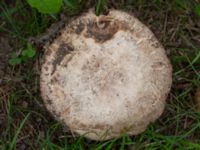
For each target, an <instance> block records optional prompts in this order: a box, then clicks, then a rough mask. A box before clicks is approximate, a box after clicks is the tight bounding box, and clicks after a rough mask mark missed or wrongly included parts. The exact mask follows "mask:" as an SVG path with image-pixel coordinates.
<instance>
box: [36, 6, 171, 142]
mask: <svg viewBox="0 0 200 150" xmlns="http://www.w3.org/2000/svg"><path fill="white" fill-rule="evenodd" d="M60 33H61V35H59V37H57V38H56V39H55V40H54V41H53V42H52V43H51V44H49V45H46V46H45V54H44V63H43V64H42V69H41V81H40V86H41V95H42V98H43V100H44V103H45V105H46V107H47V109H48V110H49V111H50V113H51V114H52V115H53V116H54V117H55V118H56V119H57V120H59V121H62V122H63V123H64V124H65V125H67V127H68V128H69V129H70V130H71V131H72V132H75V133H77V134H79V135H83V136H85V137H86V138H89V139H93V140H107V139H112V138H118V137H120V136H121V135H122V134H124V133H127V134H129V135H137V134H139V133H141V132H143V131H144V130H145V129H146V128H147V126H148V124H149V123H151V122H154V121H155V120H156V119H157V118H158V117H159V116H160V115H161V114H162V112H163V110H164V107H165V100H166V97H167V95H168V93H169V91H170V87H171V83H172V68H171V64H170V62H169V60H168V58H167V56H166V54H165V50H164V48H163V46H162V45H161V44H160V43H159V42H158V40H157V39H156V38H155V36H154V34H153V33H152V32H151V31H150V30H149V29H148V28H147V27H146V26H145V25H144V24H142V23H141V22H140V21H139V20H138V19H136V18H135V17H134V16H132V15H130V14H128V13H126V12H123V11H118V10H110V12H109V13H108V14H107V15H105V16H104V15H101V16H96V15H95V14H94V13H93V12H92V11H89V12H87V13H84V14H83V15H81V16H80V17H78V18H76V19H74V20H72V21H71V22H70V23H69V24H67V25H66V27H64V29H63V30H62V31H61V32H60Z"/></svg>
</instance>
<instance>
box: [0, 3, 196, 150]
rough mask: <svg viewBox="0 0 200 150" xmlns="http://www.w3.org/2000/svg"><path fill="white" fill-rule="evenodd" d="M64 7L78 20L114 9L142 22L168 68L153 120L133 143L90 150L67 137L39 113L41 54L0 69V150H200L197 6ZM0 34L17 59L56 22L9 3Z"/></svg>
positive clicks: (126, 140) (95, 145) (0, 18)
mask: <svg viewBox="0 0 200 150" xmlns="http://www.w3.org/2000/svg"><path fill="white" fill-rule="evenodd" d="M72 2H73V1H68V0H65V5H64V7H63V11H62V12H63V13H64V14H65V15H67V16H68V17H71V16H73V15H78V14H80V13H81V12H82V11H86V10H87V9H88V8H90V7H96V11H97V12H98V13H101V12H102V11H104V8H116V9H122V10H124V11H127V12H131V13H133V14H134V15H135V16H137V17H138V18H139V19H140V20H141V21H142V22H144V23H145V24H146V25H147V26H148V27H149V28H150V29H151V30H152V31H153V32H154V33H155V35H156V36H157V38H158V39H159V40H160V41H161V43H162V44H163V45H164V47H165V49H166V51H167V53H168V55H169V58H170V59H171V62H172V65H173V69H174V70H173V86H172V90H171V93H170V94H169V96H168V99H167V106H166V109H165V111H164V113H163V115H162V117H161V118H160V119H158V121H156V122H155V123H153V124H151V125H150V126H149V127H148V129H147V130H146V131H145V132H144V133H142V134H140V135H137V136H132V137H129V136H127V135H123V136H122V137H121V138H119V139H114V140H110V141H105V142H95V141H90V140H87V139H85V138H83V137H74V136H73V134H72V133H70V132H69V131H68V132H65V130H64V127H63V126H62V125H61V124H59V123H58V122H57V121H55V120H54V119H53V118H52V117H51V116H50V115H49V114H48V112H47V111H46V109H45V107H44V105H43V103H42V100H41V97H40V94H39V68H40V65H39V64H40V62H39V59H40V57H41V55H42V51H41V49H40V48H38V51H37V55H36V57H34V58H33V59H31V60H29V61H28V62H26V63H22V64H20V65H16V66H10V65H9V66H6V67H5V75H4V76H2V77H1V78H2V84H0V149H2V150H7V149H33V150H35V149H41V150H55V149H56V150H57V149H58V150H82V149H83V150H84V149H89V150H94V149H96V150H104V149H105V150H115V149H117V150H118V149H119V150H129V149H130V150H131V149H142V150H143V149H145V150H146V149H147V150H151V149H152V150H154V149H164V150H165V149H166V150H169V149H180V150H182V149H189V150H193V149H197V150H198V149H200V113H199V112H197V111H196V109H195V103H194V101H193V99H194V94H195V90H196V89H197V88H198V87H200V24H199V23H200V17H198V16H197V15H195V13H194V8H195V5H196V4H197V3H200V2H199V1H198V0H188V1H187V0H184V1H182V2H181V1H179V0H175V1H174V0H169V1H163V0H152V1H148V0H132V1H131V0H129V1H124V0H116V1H115V2H112V1H107V3H106V1H103V2H104V5H106V7H104V5H103V6H102V4H101V1H100V0H98V1H95V2H94V1H81V3H76V2H74V3H72ZM0 12H1V13H0V33H1V37H4V36H8V37H9V39H10V43H11V45H12V53H19V52H20V49H23V48H24V47H25V46H26V45H27V42H28V38H29V37H34V36H37V35H40V34H42V33H43V32H44V31H45V30H46V29H47V28H48V27H49V26H50V24H52V23H53V22H56V21H57V20H59V15H53V16H52V15H44V14H40V13H38V12H37V10H35V9H31V8H30V7H29V5H28V4H27V3H26V2H24V1H22V0H17V1H16V2H14V3H9V2H8V1H7V3H6V1H3V2H1V3H0ZM0 48H1V47H0Z"/></svg>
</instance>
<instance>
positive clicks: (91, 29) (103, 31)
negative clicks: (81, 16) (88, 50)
mask: <svg viewBox="0 0 200 150" xmlns="http://www.w3.org/2000/svg"><path fill="white" fill-rule="evenodd" d="M120 26H121V23H120V22H117V21H115V20H112V19H111V18H109V17H106V16H102V17H100V18H99V20H96V21H94V20H90V21H89V22H88V23H87V24H86V32H85V33H84V36H85V37H86V38H93V39H94V40H95V42H98V43H103V42H105V41H107V40H110V39H112V38H113V36H114V35H115V33H117V32H118V31H119V30H120Z"/></svg>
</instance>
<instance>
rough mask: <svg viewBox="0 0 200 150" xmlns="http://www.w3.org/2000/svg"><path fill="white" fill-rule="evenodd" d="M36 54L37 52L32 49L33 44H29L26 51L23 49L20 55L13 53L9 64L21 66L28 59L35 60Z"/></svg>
mask: <svg viewBox="0 0 200 150" xmlns="http://www.w3.org/2000/svg"><path fill="white" fill-rule="evenodd" d="M35 54H36V50H35V49H34V48H33V47H32V45H31V44H29V43H28V44H27V47H26V49H23V50H22V52H21V53H20V54H18V55H17V54H16V53H13V54H12V56H11V58H10V60H9V64H10V65H18V64H21V63H22V62H26V61H27V60H28V59H30V58H33V57H34V56H35Z"/></svg>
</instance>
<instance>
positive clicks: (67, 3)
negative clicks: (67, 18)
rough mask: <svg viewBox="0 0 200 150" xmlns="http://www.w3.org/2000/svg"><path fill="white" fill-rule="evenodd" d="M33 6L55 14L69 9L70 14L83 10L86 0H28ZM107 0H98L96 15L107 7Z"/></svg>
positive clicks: (45, 12) (40, 10)
mask: <svg viewBox="0 0 200 150" xmlns="http://www.w3.org/2000/svg"><path fill="white" fill-rule="evenodd" d="M27 2H28V4H29V5H30V6H31V7H32V8H36V9H37V10H38V11H39V12H40V13H44V14H54V13H58V12H59V11H60V10H61V8H66V9H67V10H69V12H70V14H76V13H77V12H79V11H80V10H81V8H82V7H83V5H84V4H85V3H86V0H27ZM106 4H107V0H97V3H96V6H95V8H96V11H95V13H96V15H100V14H101V12H102V11H103V10H104V9H105V6H106Z"/></svg>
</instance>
